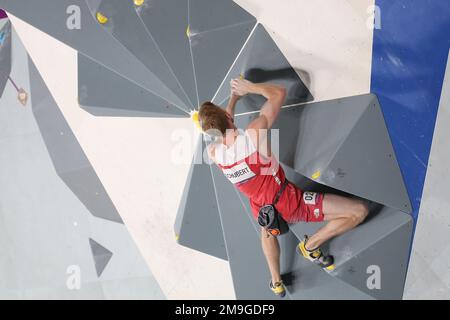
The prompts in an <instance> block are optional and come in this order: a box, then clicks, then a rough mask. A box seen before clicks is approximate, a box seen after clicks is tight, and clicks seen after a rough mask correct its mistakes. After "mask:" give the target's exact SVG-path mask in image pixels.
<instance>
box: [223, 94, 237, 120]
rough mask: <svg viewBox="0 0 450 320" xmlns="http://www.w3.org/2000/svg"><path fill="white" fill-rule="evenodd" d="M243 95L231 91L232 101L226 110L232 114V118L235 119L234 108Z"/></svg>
mask: <svg viewBox="0 0 450 320" xmlns="http://www.w3.org/2000/svg"><path fill="white" fill-rule="evenodd" d="M240 98H241V97H240V96H238V95H237V94H234V93H233V92H232V93H231V96H230V101H228V105H227V108H226V109H225V110H226V112H228V114H229V115H230V117H231V119H233V120H234V109H235V108H236V103H237V102H238V101H239V99H240Z"/></svg>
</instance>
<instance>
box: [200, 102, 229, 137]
mask: <svg viewBox="0 0 450 320" xmlns="http://www.w3.org/2000/svg"><path fill="white" fill-rule="evenodd" d="M198 120H199V122H200V126H201V128H202V130H203V131H204V132H206V133H208V134H210V135H213V136H222V137H224V138H225V137H226V135H227V133H233V132H234V130H236V126H235V125H234V122H233V118H232V117H231V116H230V115H229V113H228V112H226V111H225V110H224V109H222V108H221V107H219V106H216V105H215V104H214V103H212V102H209V101H208V102H204V103H203V104H202V105H201V106H200V110H199V112H198Z"/></svg>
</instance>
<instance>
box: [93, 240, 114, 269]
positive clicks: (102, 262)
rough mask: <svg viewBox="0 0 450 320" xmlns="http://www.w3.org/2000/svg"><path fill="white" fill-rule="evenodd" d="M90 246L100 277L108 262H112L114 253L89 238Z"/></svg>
mask: <svg viewBox="0 0 450 320" xmlns="http://www.w3.org/2000/svg"><path fill="white" fill-rule="evenodd" d="M89 245H90V247H91V251H92V258H93V259H94V264H95V270H96V272H97V276H98V277H100V276H101V275H102V273H103V271H104V270H105V268H106V266H107V265H108V262H109V261H110V260H111V258H112V256H113V253H112V252H111V251H109V250H108V249H106V248H105V247H103V246H102V245H101V244H100V243H98V242H97V241H95V240H93V239H91V238H89Z"/></svg>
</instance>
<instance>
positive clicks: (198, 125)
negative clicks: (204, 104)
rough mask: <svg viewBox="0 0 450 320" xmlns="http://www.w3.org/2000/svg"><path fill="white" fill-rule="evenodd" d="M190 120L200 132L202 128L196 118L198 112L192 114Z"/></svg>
mask: <svg viewBox="0 0 450 320" xmlns="http://www.w3.org/2000/svg"><path fill="white" fill-rule="evenodd" d="M191 119H192V121H194V123H195V125H196V126H197V128H198V129H199V130H200V131H201V130H202V126H201V125H200V120H199V118H198V112H197V111H194V112H192V114H191Z"/></svg>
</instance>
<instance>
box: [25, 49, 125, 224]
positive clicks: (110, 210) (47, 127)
mask: <svg viewBox="0 0 450 320" xmlns="http://www.w3.org/2000/svg"><path fill="white" fill-rule="evenodd" d="M28 65H29V72H30V88H31V89H30V91H31V102H32V111H33V114H34V118H35V119H36V122H37V125H38V127H39V130H40V132H41V134H42V137H43V139H44V142H45V144H46V147H47V149H48V152H49V156H50V158H51V159H52V162H53V165H54V166H55V170H56V172H57V174H58V175H59V176H60V177H61V179H62V180H63V181H64V182H65V183H66V185H67V186H68V187H69V188H70V189H71V190H72V192H74V194H75V195H76V196H77V197H78V199H79V200H80V201H81V202H82V203H83V204H84V205H85V206H86V208H87V209H88V210H89V211H90V212H91V213H92V215H94V216H96V217H99V218H103V219H107V220H111V221H114V222H118V223H123V221H122V219H121V217H120V215H119V213H118V211H117V210H116V208H115V206H114V204H113V203H112V201H111V199H110V198H109V196H108V193H107V192H106V190H105V188H104V187H103V184H102V183H101V181H100V179H99V178H98V176H97V174H96V173H95V171H94V169H93V168H92V165H91V164H90V162H89V160H88V159H87V157H86V155H85V153H84V151H83V149H82V148H81V146H80V144H79V143H78V141H77V139H76V137H75V135H74V133H73V132H72V130H71V128H70V126H69V125H68V123H67V122H66V120H65V118H64V116H63V114H62V113H61V111H60V109H59V107H58V105H57V104H56V102H55V100H54V99H53V97H52V95H51V93H50V92H49V90H48V88H47V86H46V85H45V82H44V80H43V79H42V77H41V75H40V74H39V71H38V70H37V68H36V66H35V65H34V63H33V61H32V60H31V59H30V58H28Z"/></svg>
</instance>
